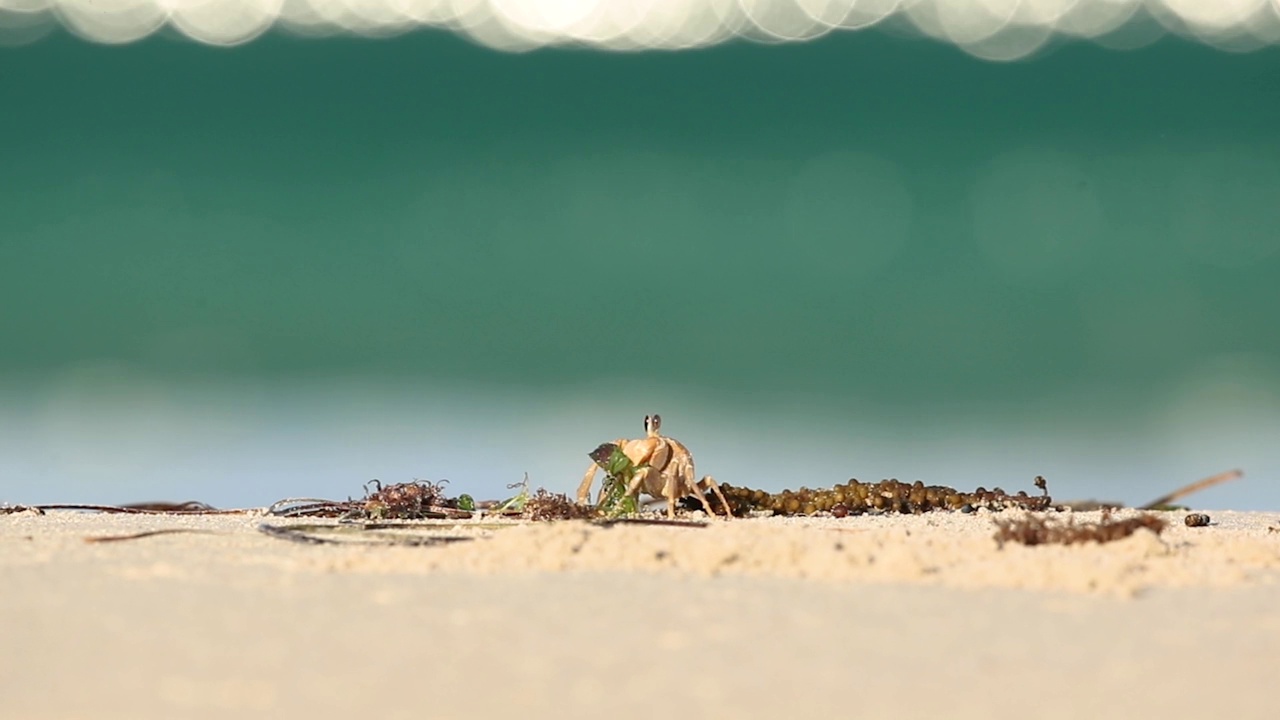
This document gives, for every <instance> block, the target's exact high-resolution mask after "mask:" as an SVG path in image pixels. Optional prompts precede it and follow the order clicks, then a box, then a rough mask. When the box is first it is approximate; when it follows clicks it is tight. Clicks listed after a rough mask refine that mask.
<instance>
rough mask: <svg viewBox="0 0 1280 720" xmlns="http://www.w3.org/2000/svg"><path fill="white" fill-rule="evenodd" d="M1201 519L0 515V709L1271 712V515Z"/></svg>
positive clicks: (451, 713) (32, 713) (278, 713)
mask: <svg viewBox="0 0 1280 720" xmlns="http://www.w3.org/2000/svg"><path fill="white" fill-rule="evenodd" d="M1126 512H1127V511H1126ZM1209 514H1210V515H1211V516H1212V518H1213V521H1214V524H1213V525H1210V526H1209V527H1204V528H1188V527H1186V526H1184V525H1183V524H1182V523H1181V518H1182V514H1181V513H1173V514H1169V515H1168V517H1169V518H1170V519H1171V520H1174V521H1175V522H1174V523H1172V524H1171V525H1170V526H1169V528H1168V529H1167V530H1165V532H1164V533H1163V534H1161V535H1159V536H1157V535H1155V534H1153V533H1151V532H1149V531H1146V530H1141V531H1139V532H1138V533H1135V534H1134V535H1133V536H1131V537H1129V538H1127V539H1125V540H1121V541H1117V542H1113V543H1108V544H1106V545H1097V544H1086V545H1078V546H1038V547H1024V546H1021V545H1005V546H1004V547H1003V548H1001V547H999V546H998V545H997V543H996V542H995V541H994V540H993V539H992V535H993V530H994V527H993V519H995V518H998V517H1002V515H999V514H992V513H987V512H979V513H976V514H969V515H965V514H958V513H935V514H928V515H921V516H881V517H850V518H843V519H834V518H804V519H781V518H770V519H750V520H735V521H731V522H725V521H717V522H713V523H711V524H710V525H709V526H707V527H701V528H689V527H655V526H640V525H619V526H614V527H609V528H601V527H597V526H592V525H588V524H586V523H582V522H562V523H553V524H548V523H540V524H520V523H515V524H508V525H493V524H483V523H474V522H471V523H468V522H462V523H439V524H437V525H436V526H435V527H432V528H429V529H423V528H413V529H411V530H393V531H385V532H386V533H389V534H391V535H393V536H394V537H396V538H405V537H416V538H422V537H426V536H428V535H431V536H436V535H440V536H455V537H471V538H475V539H474V540H472V541H466V542H458V543H451V544H446V545H438V546H426V547H405V546H383V545H367V544H363V545H357V544H344V545H304V544H299V543H293V542H287V541H285V540H282V539H279V538H276V537H271V536H268V535H266V534H264V533H262V532H259V530H258V528H259V525H261V524H262V523H269V524H272V525H277V526H286V525H291V524H293V525H296V524H316V521H286V520H280V519H276V518H266V517H262V516H260V515H247V516H246V515H232V516H183V517H174V516H139V515H103V514H92V513H76V512H49V513H47V514H46V515H43V516H38V515H35V514H33V513H26V512H24V513H15V514H10V515H0V613H2V615H0V617H3V618H5V630H4V639H3V645H2V647H3V650H0V717H3V718H15V719H20V718H204V717H250V716H252V717H272V718H276V717H280V718H292V717H299V718H309V717H353V716H355V717H365V716H368V717H377V718H401V717H403V718H477V717H499V716H502V717H511V716H519V717H533V718H540V717H557V718H560V717H564V718H575V717H592V718H631V717H652V716H654V715H659V714H661V715H664V716H665V715H674V716H688V717H734V718H738V717H744V718H749V717H769V718H779V717H813V716H819V715H827V716H834V717H854V716H857V717H890V716H892V717H955V718H968V717H974V718H976V717H983V718H989V717H1001V718H1002V717H1010V718H1012V717H1018V718H1024V717H1035V718H1059V717H1061V718H1068V717H1069V718H1080V717H1114V718H1133V717H1148V716H1156V715H1160V714H1167V715H1173V714H1176V715H1179V716H1189V715H1195V714H1204V715H1206V716H1212V717H1234V718H1249V717H1258V718H1261V717H1268V718H1270V717H1274V716H1275V715H1276V713H1277V712H1280V700H1278V699H1277V697H1276V695H1275V690H1274V683H1275V681H1276V679H1277V678H1278V677H1280V583H1278V582H1277V581H1280V531H1273V530H1270V528H1272V527H1276V528H1280V513H1234V512H1212V511H1210V512H1209ZM1018 516H1019V514H1017V513H1013V514H1011V515H1008V516H1003V517H1018ZM1075 516H1076V517H1077V519H1078V520H1096V519H1097V517H1098V516H1097V513H1076V514H1075ZM1124 516H1126V513H1121V515H1120V517H1124ZM320 524H322V525H328V526H332V523H331V522H329V521H325V522H323V523H320ZM173 528H182V529H186V530H193V531H196V532H192V533H182V534H163V535H156V536H151V537H143V538H138V539H132V540H123V541H115V542H86V538H99V537H103V536H116V535H125V534H130V533H137V532H144V531H149V530H157V529H173ZM311 532H312V534H313V535H315V536H319V537H328V538H334V539H340V540H345V541H348V542H351V543H354V542H360V541H364V540H368V539H369V536H368V534H365V535H354V534H352V533H341V532H337V531H335V530H334V529H333V528H332V527H321V528H315V529H313V530H312V531H311ZM381 537H386V535H383V536H381Z"/></svg>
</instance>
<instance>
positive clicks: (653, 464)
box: [578, 415, 731, 518]
mask: <svg viewBox="0 0 1280 720" xmlns="http://www.w3.org/2000/svg"><path fill="white" fill-rule="evenodd" d="M661 428H662V417H661V416H659V415H645V416H644V430H645V437H642V438H639V439H637V440H628V439H626V438H620V439H618V440H614V441H613V444H614V445H617V446H618V449H619V450H621V451H622V453H623V454H624V455H626V456H627V458H628V459H630V460H631V462H632V464H633V465H635V466H636V474H635V476H634V477H633V478H632V480H631V485H630V486H629V487H628V488H627V495H630V496H634V497H639V496H640V493H641V492H644V493H645V494H647V495H651V496H653V497H655V498H665V499H666V501H667V517H668V518H674V517H675V508H676V503H677V502H678V501H679V500H680V499H681V498H683V497H686V496H689V495H693V496H694V497H696V498H697V499H698V502H700V503H701V504H702V507H703V509H705V510H706V511H707V514H708V515H715V514H716V513H715V511H714V510H712V509H711V504H710V503H709V502H707V496H706V491H707V490H708V489H709V490H710V491H711V492H713V493H715V495H716V497H717V498H719V500H720V505H721V506H722V507H724V508H725V515H726V517H729V516H731V515H730V512H729V503H728V501H727V500H725V498H724V494H723V493H721V492H720V485H719V484H718V483H716V481H715V478H713V477H711V476H710V475H706V476H703V478H702V479H701V480H698V481H696V482H695V481H694V479H693V478H694V474H693V454H692V453H690V452H689V448H687V447H685V446H684V443H682V442H680V441H679V440H676V439H675V438H670V437H666V436H664V435H662V434H661V433H660V432H659V430H660V429H661ZM599 469H600V467H599V466H598V465H597V464H596V463H594V462H593V463H591V467H589V468H587V473H586V475H585V476H584V477H583V478H582V484H581V485H579V486H578V502H579V503H584V504H589V503H590V502H591V484H592V482H594V481H595V476H596V471H597V470H599Z"/></svg>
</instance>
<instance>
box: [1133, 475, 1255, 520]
mask: <svg viewBox="0 0 1280 720" xmlns="http://www.w3.org/2000/svg"><path fill="white" fill-rule="evenodd" d="M1243 476H1244V472H1243V471H1240V470H1228V471H1226V472H1223V473H1218V474H1217V475H1213V476H1212V477H1207V478H1205V479H1203V480H1198V481H1196V482H1193V483H1191V484H1190V485H1187V486H1186V487H1181V488H1178V489H1177V490H1174V491H1173V492H1171V493H1169V494H1168V495H1164V496H1161V497H1158V498H1156V499H1155V500H1152V501H1151V502H1149V503H1147V504H1146V505H1143V506H1142V507H1140V508H1138V509H1139V510H1154V509H1155V508H1158V507H1161V506H1163V505H1170V504H1172V503H1173V501H1175V500H1178V499H1179V498H1183V497H1186V496H1187V495H1190V494H1191V493H1194V492H1199V491H1201V490H1204V489H1205V488H1210V487H1213V486H1214V485H1221V484H1222V483H1224V482H1230V481H1232V480H1236V479H1238V478H1241V477H1243Z"/></svg>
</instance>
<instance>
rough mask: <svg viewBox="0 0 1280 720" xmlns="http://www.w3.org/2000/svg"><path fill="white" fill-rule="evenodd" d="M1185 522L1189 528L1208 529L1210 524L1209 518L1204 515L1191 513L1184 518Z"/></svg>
mask: <svg viewBox="0 0 1280 720" xmlns="http://www.w3.org/2000/svg"><path fill="white" fill-rule="evenodd" d="M1183 522H1185V523H1186V524H1187V527H1206V526H1207V525H1208V524H1209V516H1208V515H1205V514H1204V513H1191V514H1190V515H1187V516H1186V517H1185V518H1183Z"/></svg>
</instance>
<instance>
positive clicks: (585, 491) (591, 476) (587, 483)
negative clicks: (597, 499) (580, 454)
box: [578, 462, 600, 505]
mask: <svg viewBox="0 0 1280 720" xmlns="http://www.w3.org/2000/svg"><path fill="white" fill-rule="evenodd" d="M599 469H600V466H598V465H596V464H595V463H594V462H593V463H591V467H589V468H587V474H586V475H583V476H582V484H581V485H579V486H578V502H579V503H581V504H583V505H590V504H591V483H593V482H595V479H596V471H597V470H599Z"/></svg>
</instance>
